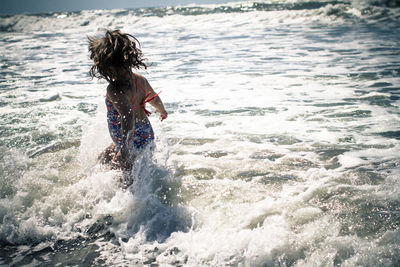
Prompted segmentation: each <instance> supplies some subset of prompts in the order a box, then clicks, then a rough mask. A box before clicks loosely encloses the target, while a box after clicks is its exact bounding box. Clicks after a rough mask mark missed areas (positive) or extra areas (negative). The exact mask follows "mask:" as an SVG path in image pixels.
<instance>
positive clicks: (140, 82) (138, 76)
mask: <svg viewBox="0 0 400 267" xmlns="http://www.w3.org/2000/svg"><path fill="white" fill-rule="evenodd" d="M133 75H134V77H135V78H136V79H137V82H138V85H139V86H141V87H142V88H145V90H146V91H151V92H152V91H153V88H152V87H151V85H150V83H149V81H148V80H147V79H146V77H144V76H143V75H141V74H139V73H134V74H133Z"/></svg>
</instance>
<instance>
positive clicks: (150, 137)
mask: <svg viewBox="0 0 400 267" xmlns="http://www.w3.org/2000/svg"><path fill="white" fill-rule="evenodd" d="M135 83H136V89H137V88H138V83H137V79H136V77H135ZM142 90H144V88H142ZM157 95H158V94H156V95H154V96H151V92H148V93H147V95H146V97H145V98H144V100H143V101H142V103H141V105H140V106H136V107H133V108H134V109H135V108H138V107H141V108H143V109H144V112H145V114H146V115H147V116H149V115H150V114H151V113H150V112H149V111H148V110H147V109H146V107H145V104H146V103H147V102H150V101H151V100H153V99H154V98H155V97H156V96H157ZM135 99H136V96H135ZM135 99H134V101H133V102H135ZM105 101H106V107H107V123H108V130H109V132H110V136H111V139H112V140H113V142H114V144H115V146H116V151H117V152H118V151H119V150H120V149H121V146H122V131H121V115H120V114H119V113H118V110H117V109H116V108H115V107H114V105H113V104H112V102H111V101H110V100H109V99H108V98H107V97H106V100H105ZM153 141H154V132H153V128H152V127H151V124H150V122H149V121H148V120H147V121H146V122H136V123H135V134H134V137H133V147H134V148H135V149H136V150H139V151H141V150H143V149H144V148H145V147H146V146H147V145H149V144H151V143H153Z"/></svg>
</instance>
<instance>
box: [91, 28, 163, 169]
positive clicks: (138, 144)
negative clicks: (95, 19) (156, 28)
mask: <svg viewBox="0 0 400 267" xmlns="http://www.w3.org/2000/svg"><path fill="white" fill-rule="evenodd" d="M88 39H89V53H90V59H92V60H93V66H92V67H91V69H90V76H91V77H96V78H99V79H102V78H103V79H106V80H107V81H108V83H109V84H108V86H107V95H106V99H105V102H106V106H107V122H108V129H109V132H110V135H111V138H112V140H113V144H112V145H111V146H109V147H108V148H107V149H106V151H104V152H103V153H102V155H101V156H100V157H102V162H103V163H111V165H112V166H113V167H116V168H123V169H128V168H130V167H131V165H132V162H133V160H134V157H135V156H136V155H138V153H140V152H142V151H143V150H144V149H145V148H146V147H147V146H149V145H153V141H154V133H153V128H152V127H151V124H150V122H149V120H148V118H147V117H148V116H149V115H150V112H149V111H148V110H147V109H146V107H145V105H146V103H147V102H148V103H149V104H151V105H152V106H153V107H154V108H155V110H156V112H158V113H160V118H161V121H163V120H164V119H166V118H167V116H168V113H167V112H166V111H165V109H164V105H163V103H162V101H161V99H160V97H159V96H158V94H156V93H155V92H154V90H153V88H152V87H151V86H150V84H149V82H148V81H147V79H146V78H145V77H143V76H142V75H140V74H137V73H134V72H133V71H132V69H137V70H139V69H140V68H144V69H147V66H146V64H145V63H144V62H143V54H142V51H141V49H140V48H139V47H140V43H139V41H138V40H137V39H136V38H135V37H133V36H132V35H130V34H127V33H123V32H121V31H120V30H115V31H110V30H108V31H106V34H105V36H104V37H101V38H91V37H89V38H88ZM132 151H135V152H134V154H135V155H131V152H132Z"/></svg>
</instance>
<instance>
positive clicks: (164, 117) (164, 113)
mask: <svg viewBox="0 0 400 267" xmlns="http://www.w3.org/2000/svg"><path fill="white" fill-rule="evenodd" d="M167 117H168V113H167V112H166V111H164V112H160V120H161V121H163V120H165V119H166V118H167Z"/></svg>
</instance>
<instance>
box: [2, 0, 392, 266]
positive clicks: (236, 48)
mask: <svg viewBox="0 0 400 267" xmlns="http://www.w3.org/2000/svg"><path fill="white" fill-rule="evenodd" d="M383 3H384V2H382V4H379V3H377V1H375V2H372V1H371V2H361V1H360V2H356V1H354V2H345V1H343V2H342V1H328V2H326V1H320V2H302V1H292V2H290V3H285V2H279V1H278V2H277V1H273V2H263V3H258V2H243V3H233V4H227V5H208V6H187V7H170V8H151V9H139V10H111V11H107V10H97V11H81V12H77V13H54V14H42V15H16V16H10V17H2V18H1V19H0V29H1V30H2V32H0V42H1V46H0V51H1V53H0V62H1V67H0V116H1V120H0V140H1V150H0V166H1V168H0V174H1V178H2V179H1V182H0V222H1V225H0V244H1V246H2V249H1V254H0V262H1V264H4V265H11V266H23V265H29V266H43V265H49V266H53V265H56V264H59V265H78V266H87V265H100V266H132V265H135V264H136V265H143V264H145V265H146V264H147V265H150V264H153V265H155V266H157V265H160V266H168V265H172V266H182V265H184V266H359V265H361V266H396V265H399V264H400V258H399V256H398V255H399V254H400V253H399V252H400V232H399V221H400V210H399V201H400V199H399V188H400V187H399V159H398V155H399V152H400V151H399V150H400V146H399V145H400V144H399V138H400V127H399V125H400V124H399V98H400V91H399V89H400V78H399V77H400V63H399V62H400V61H399V58H400V57H399V55H400V47H399V39H400V37H399V36H400V35H399V34H398V29H399V26H400V23H399V19H400V12H399V9H398V7H388V6H386V5H384V4H383ZM393 3H395V2H393ZM99 28H121V29H122V30H124V31H127V32H130V33H132V34H134V35H135V36H136V37H137V38H138V39H139V40H140V41H141V43H142V49H143V52H144V54H145V57H146V58H148V60H149V63H150V64H151V67H150V68H149V70H148V71H147V72H144V73H143V74H144V75H145V76H146V77H147V78H148V79H149V81H150V83H151V84H152V85H153V87H154V88H155V89H156V91H160V90H161V91H162V93H161V97H162V99H163V101H164V103H165V106H166V108H167V110H168V111H169V113H170V116H169V118H168V119H167V120H166V121H164V122H159V121H158V119H157V116H156V115H154V114H153V115H152V116H151V117H150V119H151V122H152V124H153V127H154V129H155V132H156V138H157V140H156V145H157V148H156V151H155V152H154V154H153V155H152V156H151V155H149V154H147V153H146V154H144V155H143V157H142V158H140V159H138V161H137V162H136V165H135V168H134V171H133V172H132V173H129V174H122V173H120V172H118V171H110V170H108V169H107V168H105V167H104V166H101V165H100V164H99V163H98V162H97V155H98V154H99V153H100V152H101V151H102V150H103V149H104V148H105V147H106V146H107V145H108V144H109V143H110V142H111V140H110V137H109V135H108V131H107V128H106V127H107V126H106V122H105V107H104V94H105V86H106V84H105V83H102V82H97V81H93V80H90V79H89V77H88V70H89V68H90V61H89V59H88V53H87V41H86V36H88V35H93V34H95V33H96V32H97V31H98V29H99ZM123 175H125V177H127V178H126V179H128V183H132V184H131V185H130V186H128V187H124V186H121V183H120V182H119V180H120V179H121V177H122V176H123Z"/></svg>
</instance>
